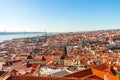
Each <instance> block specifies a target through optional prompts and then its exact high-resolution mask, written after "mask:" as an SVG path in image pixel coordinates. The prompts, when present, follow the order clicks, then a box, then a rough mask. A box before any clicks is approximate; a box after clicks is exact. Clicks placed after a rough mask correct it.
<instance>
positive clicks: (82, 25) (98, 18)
mask: <svg viewBox="0 0 120 80" xmlns="http://www.w3.org/2000/svg"><path fill="white" fill-rule="evenodd" d="M44 29H46V30H47V31H48V32H71V31H89V30H103V29H120V0H0V31H5V30H6V31H9V32H12V31H14V32H15V31H24V30H25V31H44Z"/></svg>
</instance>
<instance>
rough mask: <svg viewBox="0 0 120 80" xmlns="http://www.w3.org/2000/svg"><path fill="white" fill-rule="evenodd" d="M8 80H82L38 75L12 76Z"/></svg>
mask: <svg viewBox="0 0 120 80" xmlns="http://www.w3.org/2000/svg"><path fill="white" fill-rule="evenodd" d="M7 80H80V79H77V78H66V77H50V76H46V77H45V76H44V77H37V76H10V77H9V78H8V79H7Z"/></svg>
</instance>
